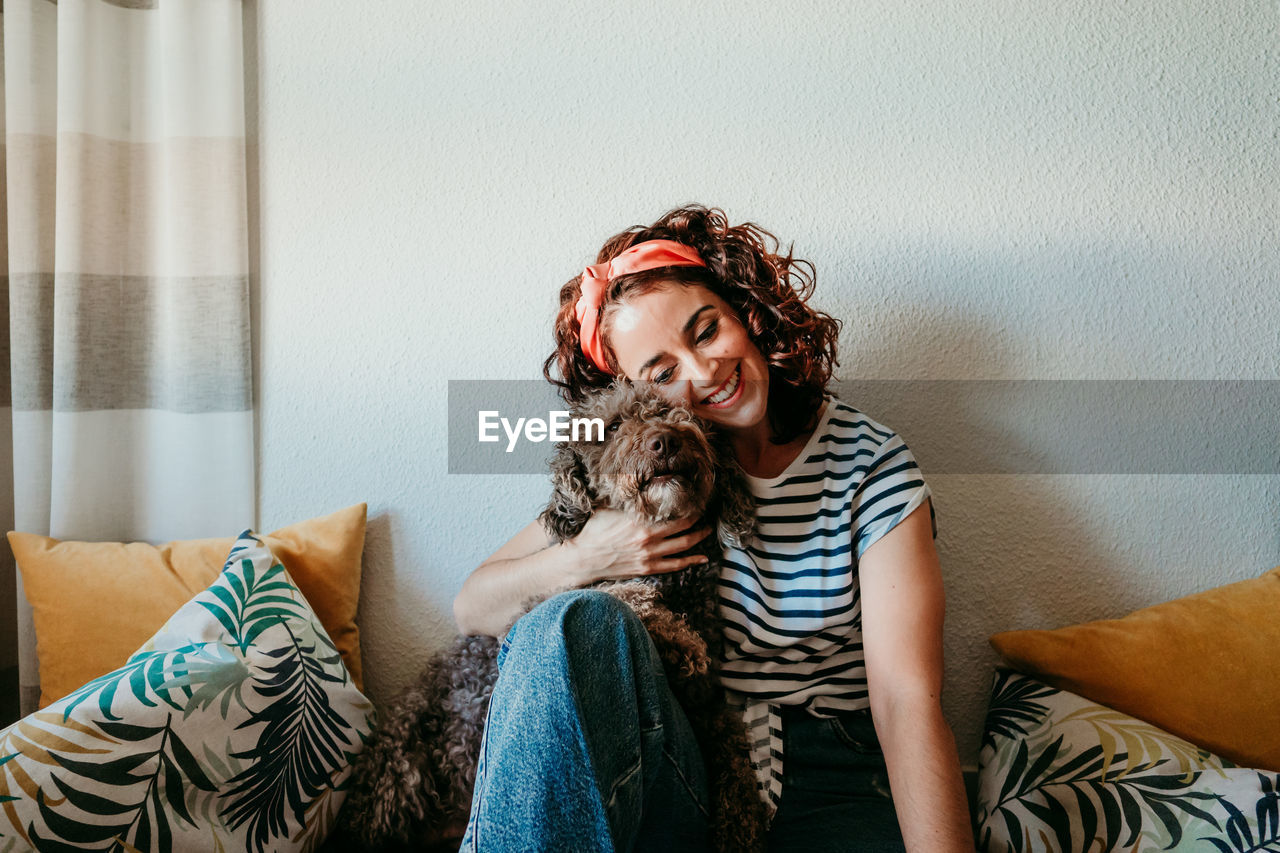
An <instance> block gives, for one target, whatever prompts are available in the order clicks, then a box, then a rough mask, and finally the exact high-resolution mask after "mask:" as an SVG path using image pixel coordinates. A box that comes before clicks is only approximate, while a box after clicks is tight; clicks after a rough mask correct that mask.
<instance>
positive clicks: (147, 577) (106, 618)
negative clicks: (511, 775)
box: [9, 504, 366, 708]
mask: <svg viewBox="0 0 1280 853" xmlns="http://www.w3.org/2000/svg"><path fill="white" fill-rule="evenodd" d="M365 510H366V506H365V504H357V505H355V506H352V507H348V508H347V509H343V510H339V511H338V512H335V513H333V514H332V515H326V516H324V517H322V518H313V519H311V520H309V521H303V522H299V523H298V524H293V525H290V526H289V527H285V528H282V529H280V530H277V531H276V532H275V533H272V534H271V535H269V536H264V537H262V538H263V540H264V541H265V542H266V543H267V546H268V547H269V548H270V549H271V553H272V554H273V555H274V556H275V558H276V559H277V560H279V561H280V562H281V563H283V564H284V566H285V568H286V569H287V570H288V572H289V574H290V575H292V576H293V579H294V582H295V583H296V584H297V585H298V588H299V589H300V590H302V594H303V595H304V596H305V597H306V599H307V603H308V604H310V605H311V608H312V609H313V610H314V611H315V613H316V615H317V616H318V617H319V619H320V623H321V624H322V625H324V629H325V630H326V631H327V632H328V633H329V637H330V638H331V639H332V640H333V643H334V645H336V646H337V647H338V650H339V651H340V652H342V661H343V663H345V664H346V665H347V670H348V671H349V672H350V673H351V679H352V681H354V682H355V684H356V687H357V688H358V689H363V686H362V678H361V672H360V631H359V629H358V628H357V627H356V621H355V620H356V607H357V605H358V604H359V600H360V559H361V553H362V552H363V550H364V528H365ZM235 541H236V540H235V538H234V537H232V538H227V539H191V540H187V541H179V542H168V543H165V544H164V545H148V544H146V543H143V542H133V543H129V544H124V543H121V542H72V541H66V542H63V541H59V540H57V539H51V538H49V537H48V536H37V535H35V534H32V533H15V532H10V533H9V545H10V547H11V548H13V556H14V558H15V559H16V560H17V562H18V569H19V570H20V571H21V572H22V584H23V587H24V589H25V590H26V594H27V600H28V601H30V602H31V610H32V618H33V620H34V623H35V631H36V655H37V657H38V658H39V659H40V707H41V708H43V707H45V706H46V705H48V704H49V703H51V702H56V701H57V700H58V699H61V698H62V697H63V696H65V695H66V694H68V693H70V692H71V691H73V690H75V689H76V688H78V687H80V686H81V685H83V684H85V683H86V682H88V681H90V680H92V679H94V678H97V677H99V676H101V675H106V674H107V673H109V672H112V671H113V670H115V669H117V668H119V667H120V666H121V665H122V664H123V663H124V662H125V661H126V660H127V659H128V657H129V655H131V654H133V653H134V652H135V651H137V649H138V647H139V646H141V645H142V644H143V643H145V642H146V641H147V640H148V639H149V638H150V637H151V635H152V634H154V633H155V632H156V631H157V630H159V629H160V627H161V626H163V625H164V623H165V622H166V621H168V619H169V617H170V616H172V615H173V614H174V612H175V611H176V610H177V609H178V608H179V607H181V606H182V605H183V604H186V603H187V601H188V600H189V599H190V598H191V597H192V596H194V595H195V594H196V593H198V592H200V591H201V590H203V589H204V588H205V587H207V586H209V584H211V583H213V581H214V579H215V578H217V576H218V573H219V572H221V571H222V566H223V564H224V563H225V562H226V560H227V555H228V554H229V553H230V551H231V546H232V545H233V544H235Z"/></svg>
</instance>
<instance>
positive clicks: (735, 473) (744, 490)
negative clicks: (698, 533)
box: [713, 436, 756, 545]
mask: <svg viewBox="0 0 1280 853" xmlns="http://www.w3.org/2000/svg"><path fill="white" fill-rule="evenodd" d="M713 446H714V448H715V451H716V492H715V494H716V497H715V504H714V510H715V515H716V518H717V520H718V521H719V523H720V526H721V527H722V528H723V529H724V531H725V532H726V533H728V534H729V535H730V536H731V537H733V538H734V539H735V540H737V541H736V542H735V543H734V544H738V545H740V544H742V542H743V540H745V539H746V538H747V537H749V536H750V535H751V534H753V533H755V530H756V499H755V496H754V495H752V494H751V487H750V486H749V485H748V483H747V475H746V474H745V473H743V471H742V467H741V466H740V465H738V460H737V459H736V458H734V455H733V448H732V447H731V446H730V445H729V442H728V440H727V439H726V438H725V437H723V436H717V437H716V440H715V441H714V442H713Z"/></svg>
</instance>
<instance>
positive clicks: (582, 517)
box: [538, 442, 594, 543]
mask: <svg viewBox="0 0 1280 853" xmlns="http://www.w3.org/2000/svg"><path fill="white" fill-rule="evenodd" d="M551 486H552V492H551V500H550V501H549V502H548V503H547V508H546V509H544V510H543V511H542V514H541V515H539V516H538V518H539V520H540V521H541V522H542V526H543V527H545V528H546V530H547V533H549V534H550V535H551V536H552V537H553V538H554V539H555V540H556V542H557V543H559V542H564V541H565V540H566V539H572V538H573V537H575V536H577V535H578V534H579V533H580V532H582V528H583V527H584V526H586V523H587V519H589V518H591V511H592V508H593V498H594V496H593V495H592V493H591V487H590V486H588V485H587V470H586V468H585V467H584V466H583V464H582V458H581V457H580V456H578V453H577V451H575V450H574V449H573V446H572V445H571V444H570V443H568V442H565V443H563V444H560V445H558V446H557V448H556V454H555V456H554V457H552V459H551Z"/></svg>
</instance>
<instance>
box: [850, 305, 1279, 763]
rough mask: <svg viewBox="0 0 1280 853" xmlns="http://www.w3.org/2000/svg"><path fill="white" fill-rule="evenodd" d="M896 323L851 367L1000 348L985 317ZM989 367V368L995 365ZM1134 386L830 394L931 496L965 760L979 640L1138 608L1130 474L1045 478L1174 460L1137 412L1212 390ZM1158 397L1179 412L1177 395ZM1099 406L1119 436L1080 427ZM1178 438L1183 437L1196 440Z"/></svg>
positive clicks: (982, 692)
mask: <svg viewBox="0 0 1280 853" xmlns="http://www.w3.org/2000/svg"><path fill="white" fill-rule="evenodd" d="M910 316H911V318H912V322H911V323H910V324H909V325H908V324H904V325H903V326H902V327H900V328H895V329H893V330H891V332H892V333H886V334H883V335H881V336H878V338H877V340H876V342H875V343H876V345H877V348H876V349H874V350H868V349H867V348H865V347H864V348H862V349H861V350H860V351H859V352H858V354H857V358H856V362H857V363H858V364H874V365H877V366H879V365H888V366H890V368H889V370H888V371H886V372H892V366H893V365H899V364H910V363H912V362H913V360H915V361H917V362H918V359H919V358H920V355H919V353H920V352H921V351H934V352H937V351H939V350H941V351H944V352H946V353H947V357H948V358H951V359H959V361H957V362H955V363H953V364H949V365H948V367H950V368H952V370H953V371H954V367H955V365H957V364H959V365H963V364H966V363H970V364H971V363H978V364H982V365H983V366H984V368H985V369H991V367H992V366H993V355H994V354H998V353H999V352H1000V349H999V348H1000V346H1001V338H1000V334H1001V330H1000V329H998V328H996V327H995V326H994V324H991V323H990V322H989V321H987V320H985V319H984V318H981V317H977V316H972V315H969V316H966V315H965V314H964V313H962V312H957V311H948V312H947V313H946V314H945V315H944V314H942V313H941V312H936V313H935V312H931V311H921V310H916V311H912V312H910ZM850 361H855V359H850ZM994 366H995V367H996V368H997V370H996V371H995V373H996V375H1000V371H999V370H998V368H999V367H1000V365H994ZM850 372H853V371H846V373H850ZM1139 384H1141V383H1139ZM1277 386H1280V383H1271V384H1270V386H1269V387H1270V388H1271V389H1273V390H1274V389H1275V388H1276V387H1277ZM1132 387H1133V386H1132V385H1130V384H1127V383H1122V382H1121V383H1117V382H1102V383H1079V382H1076V383H1073V382H1037V381H1021V382H1019V381H1007V382H996V383H990V382H977V381H965V380H955V381H952V380H948V381H896V380H895V381H861V382H860V381H856V380H851V381H843V382H840V383H838V385H837V386H836V388H835V389H834V390H835V391H836V393H837V394H838V396H839V397H840V398H841V399H842V400H843V401H844V402H846V403H848V404H850V405H852V406H854V407H855V408H858V409H859V410H861V411H863V412H864V413H865V414H867V415H868V416H870V417H871V418H873V419H874V420H877V421H880V422H881V423H883V424H885V425H887V426H889V427H890V428H892V429H893V430H895V431H896V432H898V433H899V435H901V436H902V437H903V439H904V441H906V443H907V444H908V446H909V447H911V448H912V451H913V453H914V454H915V455H916V456H917V459H918V461H919V462H920V465H921V469H922V471H923V473H924V475H925V478H926V480H927V481H928V482H929V484H930V486H931V488H932V490H933V492H934V504H935V509H936V512H937V516H938V543H937V544H938V551H939V556H940V560H941V562H942V566H943V570H944V576H945V584H946V592H947V623H946V634H945V643H946V668H947V673H948V677H947V681H946V689H945V691H944V702H945V706H946V711H947V716H948V718H949V719H950V720H951V721H952V725H953V729H954V732H955V735H956V741H957V745H958V746H959V749H960V757H961V761H962V763H963V764H965V765H973V764H975V763H976V761H977V753H978V748H979V745H980V740H981V732H982V726H983V722H984V718H985V710H986V707H987V702H988V698H989V697H988V694H989V688H990V682H991V675H992V672H993V669H994V666H995V664H996V662H997V660H998V658H997V657H996V655H995V653H994V652H993V651H992V650H991V649H990V647H989V645H988V644H987V637H988V636H990V635H991V634H993V633H996V632H998V631H1002V630H1008V629H1014V628H1027V627H1038V628H1051V627H1058V626H1061V625H1064V624H1070V623H1073V622H1077V621H1084V620H1091V619H1099V618H1110V617H1116V616H1120V615H1123V614H1124V613H1127V612H1129V611H1130V610H1132V609H1135V608H1137V607H1141V606H1145V605H1146V604H1150V603H1152V601H1151V600H1150V599H1149V598H1144V597H1143V595H1144V590H1143V589H1142V587H1141V586H1140V585H1136V584H1135V583H1134V577H1133V573H1134V571H1135V570H1140V569H1141V565H1142V562H1143V560H1142V558H1143V557H1144V556H1145V557H1146V562H1148V563H1149V562H1150V560H1151V556H1150V555H1149V554H1147V555H1143V554H1142V553H1141V552H1142V551H1143V550H1146V549H1149V550H1152V551H1155V550H1157V549H1158V548H1159V547H1160V545H1161V543H1159V542H1149V543H1141V542H1125V541H1123V540H1124V537H1125V536H1126V535H1127V534H1128V533H1129V529H1128V528H1127V527H1126V525H1125V521H1126V519H1129V518H1132V517H1134V516H1135V515H1136V514H1138V513H1141V512H1142V510H1141V507H1142V505H1143V499H1142V496H1141V495H1134V494H1132V493H1131V492H1130V491H1129V489H1130V486H1129V485H1128V482H1129V481H1130V480H1131V479H1132V478H1115V479H1114V480H1109V479H1107V478H1105V477H1089V478H1085V479H1081V478H1079V477H1071V476H1068V477H1063V476H1059V475H1062V474H1081V473H1084V474H1098V473H1136V474H1143V473H1157V472H1155V471H1152V470H1151V469H1152V468H1158V467H1160V466H1165V467H1174V468H1176V467H1177V466H1178V465H1180V464H1183V465H1185V464H1186V460H1184V459H1181V458H1180V457H1179V455H1178V452H1177V451H1176V450H1174V451H1169V452H1167V453H1164V454H1157V455H1155V456H1152V455H1151V454H1146V455H1143V451H1142V448H1141V447H1138V446H1136V445H1140V444H1150V443H1151V439H1150V435H1148V434H1144V430H1148V429H1150V428H1151V427H1152V426H1153V424H1152V421H1153V420H1155V419H1158V418H1160V417H1162V411H1154V412H1144V411H1142V409H1143V407H1144V405H1145V406H1151V407H1153V408H1154V409H1157V410H1161V409H1162V408H1163V407H1165V406H1166V405H1168V404H1169V403H1170V399H1169V393H1173V392H1178V391H1181V392H1184V393H1190V394H1191V395H1192V396H1195V395H1201V396H1205V395H1212V394H1213V393H1214V392H1215V389H1214V388H1213V387H1209V386H1208V385H1204V386H1200V387H1191V388H1187V387H1182V388H1176V387H1173V386H1167V387H1165V388H1164V389H1163V392H1168V393H1156V394H1147V395H1146V397H1145V398H1142V395H1138V396H1139V397H1140V398H1142V399H1143V400H1145V402H1139V403H1137V404H1134V400H1133V396H1132V395H1131V394H1128V393H1127V392H1128V391H1130V390H1132ZM1147 390H1151V389H1147ZM1156 390H1157V391H1160V390H1161V389H1159V388H1157V389H1156ZM1126 402H1127V403H1128V404H1129V405H1127V406H1126ZM1172 404H1173V405H1175V406H1176V405H1179V400H1178V399H1176V394H1175V399H1173V400H1172ZM1268 405H1273V404H1272V403H1268ZM1108 410H1111V411H1119V412H1122V413H1125V414H1127V415H1128V416H1129V417H1128V420H1127V421H1126V423H1128V424H1129V428H1128V432H1127V433H1126V436H1125V439H1124V440H1123V441H1118V442H1112V443H1110V444H1107V443H1105V442H1101V443H1100V441H1099V431H1098V429H1097V427H1098V424H1096V423H1093V424H1092V426H1093V429H1090V428H1089V425H1088V422H1089V421H1090V420H1091V419H1095V420H1096V418H1097V417H1098V416H1099V415H1098V414H1097V412H1099V411H1101V412H1104V413H1105V412H1106V411H1108ZM1271 410H1272V411H1275V409H1274V408H1272V409H1271ZM1082 411H1083V412H1085V414H1084V417H1083V420H1084V421H1085V423H1086V425H1085V427H1084V428H1081V417H1080V412H1082ZM1189 441H1190V443H1191V445H1192V446H1194V445H1195V442H1196V441H1197V438H1196V437H1195V436H1192V437H1191V438H1190V439H1189ZM1128 445H1135V446H1128ZM1100 446H1101V447H1102V450H1103V452H1101V453H1099V450H1098V448H1099V447H1100ZM1276 446H1280V442H1278V443H1277V444H1276ZM1127 453H1135V454H1137V457H1138V461H1137V463H1136V464H1134V462H1133V460H1132V459H1130V460H1129V461H1128V463H1127V464H1118V460H1125V459H1126V454H1127ZM1077 454H1079V455H1080V458H1076V455H1077ZM1246 461H1248V460H1246ZM1255 461H1256V460H1255ZM1262 461H1263V463H1264V464H1265V463H1266V459H1263V460H1262ZM1117 465H1118V467H1107V466H1117ZM1091 497H1093V498H1098V500H1096V501H1091V500H1090V498H1091ZM1133 529H1134V530H1136V531H1140V530H1144V529H1145V530H1150V529H1151V528H1149V527H1148V528H1142V527H1135V528H1133ZM1138 535H1141V534H1140V533H1139V534H1138ZM1150 592H1151V591H1150V590H1147V593H1148V594H1150ZM1157 595H1158V593H1157Z"/></svg>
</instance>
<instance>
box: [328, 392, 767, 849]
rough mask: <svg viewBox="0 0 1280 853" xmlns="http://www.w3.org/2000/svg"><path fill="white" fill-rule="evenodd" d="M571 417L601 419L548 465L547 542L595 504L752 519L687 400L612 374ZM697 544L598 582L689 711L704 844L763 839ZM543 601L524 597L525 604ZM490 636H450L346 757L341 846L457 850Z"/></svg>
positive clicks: (485, 701) (491, 675) (736, 477)
mask: <svg viewBox="0 0 1280 853" xmlns="http://www.w3.org/2000/svg"><path fill="white" fill-rule="evenodd" d="M574 415H575V416H576V417H583V418H600V419H601V420H602V421H603V423H604V424H606V425H607V428H606V434H605V440H604V441H602V442H601V441H594V442H593V441H585V440H584V441H576V442H568V443H563V444H561V445H559V447H558V449H557V454H556V456H555V458H554V459H553V461H552V464H551V467H552V480H553V483H554V490H553V493H552V496H551V500H550V501H549V503H548V505H547V508H546V509H545V510H544V511H543V513H542V514H541V516H540V519H541V521H542V523H543V525H544V526H545V527H546V529H547V530H548V532H549V534H550V535H551V536H552V538H554V539H555V540H556V541H558V542H561V541H564V540H566V539H570V538H572V537H574V536H576V535H577V534H578V532H579V531H581V530H582V527H583V526H584V525H585V524H586V522H587V519H589V518H590V517H591V514H592V513H593V512H595V510H597V509H599V508H602V507H609V508H613V509H619V510H622V511H624V512H628V513H632V514H633V515H635V516H636V517H638V518H642V519H644V520H645V521H647V522H648V523H650V524H657V523H660V522H663V521H668V520H672V519H677V518H692V517H702V518H704V519H705V520H706V521H707V522H709V523H710V524H711V525H712V527H713V530H714V529H717V524H718V525H719V527H718V529H721V530H723V531H725V532H726V533H727V534H728V535H730V536H737V537H743V536H746V535H748V534H749V533H750V532H751V531H752V530H753V529H754V525H755V506H754V502H753V501H752V498H751V494H750V492H749V491H748V489H747V486H746V480H745V478H744V477H743V475H742V471H741V469H739V468H738V466H737V463H736V462H735V461H734V459H733V454H732V452H731V451H730V449H729V447H728V445H727V443H726V442H725V441H724V439H723V438H722V437H721V436H719V435H717V434H716V433H715V432H714V431H713V430H711V429H710V428H709V425H708V424H706V423H704V422H701V421H699V420H698V419H696V418H695V417H694V416H693V415H691V414H690V413H689V412H688V411H687V410H686V409H684V408H682V407H679V406H675V405H672V404H670V403H668V402H666V401H665V400H663V399H661V398H660V397H658V396H656V395H654V394H652V393H650V392H647V391H645V390H643V389H641V388H639V387H637V386H632V385H626V384H622V383H615V384H614V385H613V386H612V387H610V388H609V389H607V390H605V391H603V392H601V393H600V394H597V395H595V396H593V397H592V398H590V399H589V400H587V401H586V402H585V403H584V404H583V405H582V406H579V407H577V409H576V410H575V412H574ZM694 550H695V551H696V552H698V553H702V554H705V555H706V556H707V557H708V559H709V561H708V563H707V564H706V565H702V566H697V565H695V566H693V567H690V568H688V569H684V570H682V571H678V572H672V573H669V574H661V575H652V576H647V577H644V578H639V579H635V580H626V581H607V582H603V583H600V584H597V585H596V586H597V588H600V589H603V590H605V591H607V592H609V593H610V594H612V595H614V596H615V597H617V598H618V599H620V600H622V601H623V602H625V603H626V604H627V605H629V606H630V607H631V608H632V610H634V611H635V612H636V614H637V615H638V616H639V617H640V619H641V621H642V622H643V623H644V625H645V628H646V629H648V632H649V635H650V637H651V638H652V639H653V642H654V645H655V647H656V649H657V651H658V654H659V657H660V658H661V659H662V661H663V664H664V669H665V672H666V675H667V679H668V682H669V684H670V685H671V688H672V690H673V692H674V694H675V696H676V697H677V699H678V700H679V701H680V704H681V707H682V708H683V709H684V711H685V714H686V715H687V716H688V718H689V721H690V723H691V725H692V728H693V731H694V733H695V735H696V737H697V740H698V744H699V747H700V749H701V752H702V756H703V759H704V761H705V763H706V766H707V770H708V780H709V784H710V788H711V802H712V807H711V808H712V815H711V830H712V841H713V846H714V848H715V849H716V850H719V851H734V853H741V851H753V850H759V849H763V846H764V839H765V826H766V823H767V816H766V811H765V806H764V804H763V802H762V801H761V799H760V796H759V794H758V792H757V788H756V781H755V776H754V774H753V771H752V769H751V765H750V761H749V746H748V743H747V733H746V729H745V727H744V725H743V723H742V719H741V717H740V715H739V714H738V713H736V712H735V711H734V710H732V709H731V708H729V707H728V706H727V705H726V704H725V695H724V690H723V688H722V687H721V686H720V682H719V676H718V665H719V660H720V652H721V646H722V643H723V638H722V633H721V622H720V617H719V613H718V604H717V597H716V587H717V583H718V578H719V570H720V559H721V545H720V542H719V541H718V538H717V537H716V536H714V535H712V536H707V537H706V538H704V539H703V540H702V541H701V542H700V543H699V544H698V545H697V546H695V549H694ZM541 598H545V596H543V597H541ZM541 598H538V599H533V600H530V601H528V602H525V606H524V607H523V609H522V612H527V611H528V610H530V609H532V607H533V606H535V605H536V604H537V603H538V601H540V600H541ZM507 627H508V629H509V628H510V626H507ZM498 646H499V642H498V640H496V639H494V638H493V637H480V636H473V637H459V638H458V639H457V640H456V641H455V642H454V644H453V646H451V647H450V648H448V649H446V650H445V651H443V652H441V653H439V654H437V655H435V656H434V657H433V658H431V659H430V661H429V662H428V663H427V665H426V667H425V668H424V669H423V671H422V674H421V675H420V676H419V678H418V680H417V682H416V683H415V684H413V686H411V687H410V688H409V689H408V690H407V691H406V692H404V693H403V694H402V695H401V696H400V697H398V698H397V699H396V700H395V701H394V702H393V703H392V705H391V706H390V708H388V709H387V712H386V713H385V715H384V716H383V719H382V721H381V723H380V725H379V727H378V730H377V731H376V732H375V733H374V735H373V737H372V739H371V740H370V742H369V744H368V745H367V746H366V748H365V749H364V751H363V752H362V753H361V755H360V757H359V759H358V760H357V762H356V767H355V772H354V774H353V782H352V789H351V792H350V794H349V796H348V799H347V802H346V804H345V805H344V807H343V810H342V817H341V826H342V832H343V835H344V837H345V838H346V840H347V841H348V842H349V843H353V844H357V845H359V846H361V847H364V848H366V849H377V850H401V849H403V850H408V849H414V850H423V849H431V848H432V845H434V844H437V843H438V842H441V841H442V840H443V839H452V846H451V847H450V848H449V849H453V850H456V849H457V837H458V836H460V835H461V834H462V831H463V830H464V829H465V826H466V821H467V817H468V814H469V811H470V808H471V796H472V789H473V787H474V784H475V775H476V760H477V756H478V755H479V752H480V741H481V736H482V734H483V732H484V722H485V716H486V711H487V709H488V705H489V698H490V696H491V694H492V692H493V684H494V681H495V680H496V679H497V677H498V668H497V651H498ZM440 849H445V848H444V847H441V848H440Z"/></svg>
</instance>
